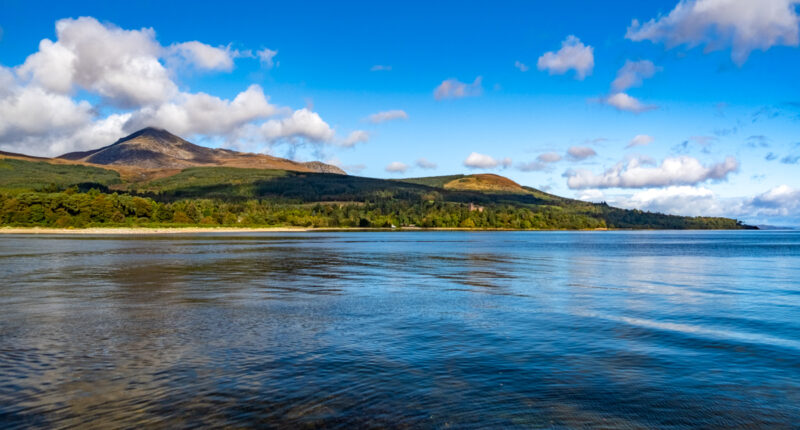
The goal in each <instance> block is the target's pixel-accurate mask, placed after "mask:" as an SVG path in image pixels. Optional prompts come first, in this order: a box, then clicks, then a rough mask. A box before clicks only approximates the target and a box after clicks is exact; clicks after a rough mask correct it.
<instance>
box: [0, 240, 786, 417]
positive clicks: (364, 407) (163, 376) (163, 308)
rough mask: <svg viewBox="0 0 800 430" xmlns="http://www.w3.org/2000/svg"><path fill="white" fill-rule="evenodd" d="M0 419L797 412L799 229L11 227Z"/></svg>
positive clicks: (2, 294) (0, 290)
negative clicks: (124, 231) (178, 230)
mask: <svg viewBox="0 0 800 430" xmlns="http://www.w3.org/2000/svg"><path fill="white" fill-rule="evenodd" d="M0 275H1V276H2V281H3V282H2V285H1V286H0V427H2V428H14V427H48V428H52V427H81V428H86V427H135V426H142V425H146V426H150V427H164V428H175V427H190V426H201V425H202V426H231V427H239V426H243V427H249V426H257V427H293V428H297V427H301V428H302V427H337V428H354V427H355V428H361V427H399V428H405V427H411V428H445V427H450V428H477V427H481V428H485V427H494V428H497V427H509V428H516V427H520V428H526V427H547V428H674V429H681V428H698V427H700V428H722V427H724V428H745V427H749V428H754V427H755V428H791V427H794V428H797V426H798V424H799V423H800V232H750V231H748V232H708V233H703V232H642V233H638V232H587V233H579V232H573V233H566V232H565V233H562V232H531V233H527V232H520V233H512V232H481V233H465V232H402V233H401V232H387V233H313V234H300V233H293V234H277V233H276V234H235V235H230V234H226V235H197V236H148V237H137V236H94V237H65V236H60V237H59V236H2V237H0Z"/></svg>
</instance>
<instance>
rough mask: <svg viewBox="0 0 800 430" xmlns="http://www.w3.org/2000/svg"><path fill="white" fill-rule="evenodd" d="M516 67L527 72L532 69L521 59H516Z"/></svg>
mask: <svg viewBox="0 0 800 430" xmlns="http://www.w3.org/2000/svg"><path fill="white" fill-rule="evenodd" d="M514 67H516V68H518V69H519V71H520V72H527V71H528V70H530V69H531V68H530V67H528V65H526V64H525V63H523V62H521V61H515V62H514Z"/></svg>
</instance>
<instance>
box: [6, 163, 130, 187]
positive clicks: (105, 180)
mask: <svg viewBox="0 0 800 430" xmlns="http://www.w3.org/2000/svg"><path fill="white" fill-rule="evenodd" d="M120 182H121V179H120V176H119V173H117V172H115V171H113V170H106V169H101V168H98V167H91V166H80V165H70V164H52V163H47V162H44V161H24V160H17V159H13V158H3V159H0V188H3V189H16V190H24V189H26V190H41V189H44V188H46V187H50V186H55V187H57V188H66V187H68V186H71V185H76V184H82V183H96V184H101V185H113V184H118V183H120Z"/></svg>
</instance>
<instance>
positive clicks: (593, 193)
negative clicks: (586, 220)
mask: <svg viewBox="0 0 800 430" xmlns="http://www.w3.org/2000/svg"><path fill="white" fill-rule="evenodd" d="M576 198H577V199H578V200H583V201H585V202H593V203H600V202H603V201H605V200H606V196H605V194H604V193H603V192H602V191H600V190H591V189H590V190H582V191H581V193H580V194H578V196H577V197H576Z"/></svg>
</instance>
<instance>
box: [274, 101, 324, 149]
mask: <svg viewBox="0 0 800 430" xmlns="http://www.w3.org/2000/svg"><path fill="white" fill-rule="evenodd" d="M259 129H260V134H261V136H262V137H263V138H264V139H266V140H267V141H269V142H276V141H281V140H288V141H296V140H304V141H309V142H315V143H322V142H329V141H331V140H332V139H333V136H334V131H333V129H332V128H331V127H330V126H329V125H328V123H326V122H325V121H323V120H322V118H321V117H320V116H319V114H318V113H316V112H312V111H310V110H308V109H306V108H303V109H298V110H296V111H294V113H292V115H291V116H289V117H288V118H283V119H271V120H269V121H267V122H265V123H263V124H262V125H261V126H260V128H259Z"/></svg>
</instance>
